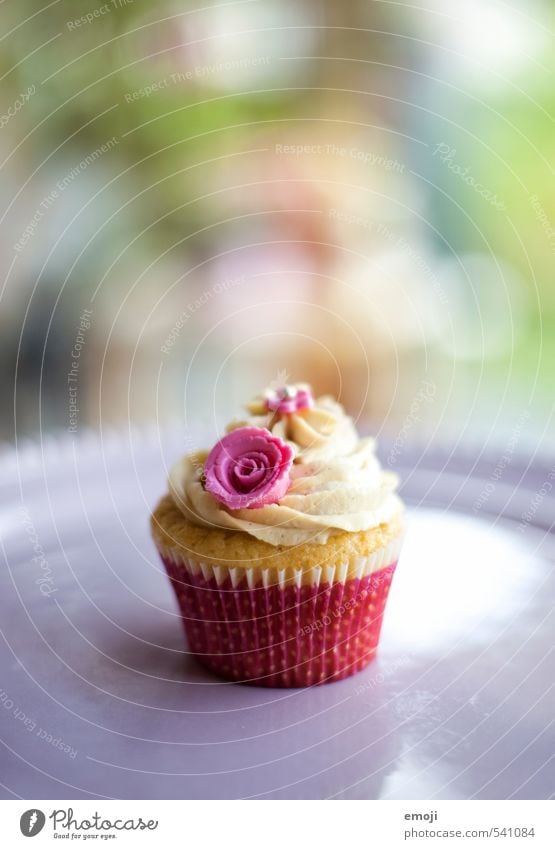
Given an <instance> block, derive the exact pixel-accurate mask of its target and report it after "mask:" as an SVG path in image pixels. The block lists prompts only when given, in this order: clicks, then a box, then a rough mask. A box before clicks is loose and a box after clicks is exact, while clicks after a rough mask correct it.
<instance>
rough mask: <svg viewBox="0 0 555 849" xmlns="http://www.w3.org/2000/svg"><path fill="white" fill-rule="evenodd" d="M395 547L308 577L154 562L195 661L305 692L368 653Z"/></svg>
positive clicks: (177, 559) (176, 559) (231, 676)
mask: <svg viewBox="0 0 555 849" xmlns="http://www.w3.org/2000/svg"><path fill="white" fill-rule="evenodd" d="M400 546H401V538H398V539H395V540H393V541H392V542H391V543H390V544H388V545H387V546H386V547H384V548H380V549H378V550H376V551H374V552H373V553H372V554H371V555H370V556H368V557H357V558H355V559H353V560H351V561H347V562H345V563H341V564H337V565H336V566H325V567H323V568H316V567H315V568H312V569H309V570H306V569H305V570H302V569H296V568H295V567H294V566H292V567H290V568H287V569H283V570H277V569H275V568H274V569H263V568H261V567H260V566H257V565H254V564H253V567H252V568H248V567H244V566H242V567H236V568H229V567H227V566H214V565H212V564H208V563H203V562H201V561H197V560H195V559H193V558H190V557H188V558H185V557H184V556H183V554H182V553H181V551H179V550H177V549H169V548H164V549H163V550H162V549H160V555H161V557H162V560H163V562H164V565H165V567H166V570H167V572H168V575H169V578H170V580H171V583H172V586H173V588H174V591H175V594H176V597H177V601H178V604H179V608H180V611H181V615H182V618H183V624H184V627H185V633H186V636H187V641H188V644H189V648H190V651H191V652H192V654H194V655H195V657H196V658H197V659H198V660H199V662H200V663H202V664H203V665H204V666H205V667H207V668H208V669H210V670H211V671H212V672H214V673H215V674H217V675H219V676H221V677H223V678H225V679H228V680H231V681H239V682H243V683H249V684H256V685H258V686H261V687H309V686H312V685H314V684H323V683H325V682H327V681H339V680H340V679H342V678H347V677H348V676H349V675H353V674H354V673H355V672H360V671H361V670H362V669H364V667H365V666H367V664H368V663H369V662H370V661H371V660H372V658H373V657H374V655H375V654H376V649H377V647H378V641H379V637H380V630H381V626H382V618H383V613H384V609H385V605H386V601H387V595H388V592H389V588H390V585H391V581H392V578H393V573H394V571H395V567H396V565H397V560H398V557H399V551H400Z"/></svg>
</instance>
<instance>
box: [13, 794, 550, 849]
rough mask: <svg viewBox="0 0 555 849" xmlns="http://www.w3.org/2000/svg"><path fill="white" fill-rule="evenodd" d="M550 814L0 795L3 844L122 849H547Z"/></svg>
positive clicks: (517, 807) (490, 806)
mask: <svg viewBox="0 0 555 849" xmlns="http://www.w3.org/2000/svg"><path fill="white" fill-rule="evenodd" d="M554 814H555V810H554V806H553V802H538V801H500V802H497V801H472V802H470V801H452V800H448V801H438V802H433V803H430V802H422V801H407V802H399V801H383V802H381V801H251V802H246V801H245V802H243V801H148V800H139V801H123V802H119V801H98V802H97V801H80V800H78V801H72V802H68V801H63V802H59V801H34V802H30V801H0V823H1V835H2V840H1V845H2V846H6V847H9V849H12V847H15V846H27V847H28V846H29V845H30V844H29V838H35V837H36V838H37V843H36V846H37V847H40V846H51V845H56V846H64V845H67V844H69V843H71V844H76V843H78V844H80V845H82V844H86V845H97V846H99V845H105V844H106V843H108V842H109V843H110V844H111V845H114V846H117V847H118V848H119V847H121V849H124V847H127V846H152V847H163V849H173V847H176V849H177V847H179V849H184V847H188V846H189V847H195V849H197V847H207V848H208V849H215V847H218V846H221V847H225V849H235V847H237V849H250V847H253V849H254V847H256V849H261V847H263V849H298V847H318V849H328V847H330V849H332V847H333V849H338V847H345V846H346V845H351V846H352V847H353V849H354V848H355V847H361V849H367V847H368V849H370V847H379V849H389V847H395V849H398V847H401V846H407V847H410V846H413V847H426V849H427V848H428V847H430V846H433V847H442V846H445V847H451V849H455V847H457V846H469V847H473V846H474V847H476V849H478V847H484V846H490V845H491V846H492V847H498V849H502V847H506V846H507V847H509V846H510V847H513V849H516V848H517V847H526V849H528V848H529V849H553V847H555V817H554ZM116 841H117V842H116ZM31 845H32V844H31Z"/></svg>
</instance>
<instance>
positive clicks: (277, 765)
mask: <svg viewBox="0 0 555 849" xmlns="http://www.w3.org/2000/svg"><path fill="white" fill-rule="evenodd" d="M184 450H185V448H184V446H183V445H182V443H181V441H180V438H179V435H177V434H171V433H170V434H166V435H165V436H164V437H163V438H160V437H159V436H158V435H157V434H154V433H152V434H150V435H149V434H144V433H141V434H128V435H126V436H125V438H123V437H121V436H117V435H112V436H110V437H109V438H104V439H102V441H101V442H99V441H98V440H96V439H93V438H92V437H91V438H88V439H83V440H80V441H76V442H67V441H61V442H53V443H52V444H50V445H47V446H46V447H45V446H44V445H43V446H42V447H28V448H26V449H25V450H24V451H23V452H20V453H19V454H18V455H15V454H14V455H9V454H8V455H5V456H4V458H3V460H4V463H3V466H4V470H5V472H4V476H3V481H2V483H1V484H0V494H1V499H2V500H1V505H2V506H1V511H0V539H1V543H2V554H3V557H4V558H5V563H4V564H3V568H2V570H1V574H0V627H1V639H0V668H1V669H2V678H1V683H0V742H1V744H2V745H1V746H0V794H1V795H2V796H3V797H4V798H13V797H18V796H19V797H22V798H33V799H64V798H67V799H72V798H93V799H94V798H129V799H136V798H139V799H140V798H162V799H165V798H170V799H171V798H188V799H196V798H213V799H220V798H223V799H233V798H245V797H248V798H301V799H312V798H315V799H321V798H328V797H333V798H349V799H377V798H379V799H386V798H393V799H398V798H400V799H407V798H409V799H410V798H412V799H433V798H455V799H458V798H471V797H475V798H486V799H487V798H508V797H513V798H547V797H550V796H552V795H553V794H554V793H555V760H554V757H553V754H554V752H555V731H554V727H553V718H554V715H555V711H554V703H555V698H554V691H553V680H554V674H553V673H554V671H555V662H554V655H553V653H552V649H553V633H554V630H555V629H554V621H555V616H554V613H553V599H554V597H555V576H554V573H553V553H554V550H555V545H554V541H553V537H552V534H551V533H550V529H551V525H552V522H553V516H554V515H555V499H554V496H553V491H552V490H553V488H551V489H550V488H549V487H548V486H546V485H544V484H546V483H548V482H549V481H553V480H554V477H555V475H554V476H553V477H550V474H553V469H554V468H555V467H553V466H550V464H549V462H548V461H546V460H545V459H544V460H542V461H537V462H535V463H534V464H529V463H528V462H519V461H517V459H515V460H514V462H513V463H511V465H510V467H509V468H508V469H506V470H504V474H503V477H502V479H501V480H500V479H499V477H497V478H496V477H495V474H494V469H495V464H496V462H497V460H498V458H496V457H493V456H492V457H490V458H481V459H480V461H479V462H476V460H475V455H473V454H472V452H469V453H468V454H462V453H461V452H460V450H459V451H458V452H454V453H453V452H446V451H444V452H438V450H437V449H434V452H430V451H427V452H425V451H422V450H420V451H419V452H415V453H414V455H413V459H412V460H411V456H410V452H406V454H405V456H404V457H403V459H402V462H401V460H399V462H398V463H397V468H398V471H399V473H400V475H401V478H402V480H403V495H404V497H405V499H406V501H407V503H408V504H409V530H408V534H407V541H406V544H405V548H404V551H403V554H402V557H401V560H400V563H399V567H398V572H397V574H396V577H395V580H394V583H393V589H392V592H391V596H390V600H389V605H388V609H387V612H386V618H385V622H384V629H383V633H382V641H381V649H380V652H379V656H378V658H377V660H376V661H374V663H372V664H371V665H370V666H369V667H368V668H367V669H366V670H365V671H364V672H362V673H360V674H359V675H357V676H355V677H353V678H350V679H347V680H346V681H342V682H339V683H336V684H330V685H325V686H322V687H315V688H311V689H307V690H264V689H257V688H253V687H246V686H240V685H233V684H227V683H223V682H221V681H219V680H217V679H216V678H213V677H212V676H211V675H209V674H208V673H206V672H204V671H203V670H202V669H201V668H200V667H199V666H198V665H197V664H196V663H195V661H194V660H193V659H192V658H191V657H190V656H189V655H188V654H187V650H186V646H185V643H184V639H183V636H182V629H181V623H180V620H179V618H178V615H177V610H176V607H175V604H174V600H173V597H172V593H171V590H170V586H169V583H168V581H167V579H166V577H165V574H164V573H163V571H162V567H161V565H160V564H159V562H158V558H157V555H156V552H155V550H154V547H153V545H152V543H151V541H150V538H149V534H148V513H149V510H150V509H151V508H152V507H153V505H154V503H155V501H156V499H157V497H158V496H159V495H161V494H162V492H163V491H164V479H165V471H164V464H165V463H168V462H170V461H171V460H172V459H174V458H175V457H176V456H178V455H179V454H180V453H182V452H183V451H184ZM414 458H417V459H414ZM2 788H3V789H2Z"/></svg>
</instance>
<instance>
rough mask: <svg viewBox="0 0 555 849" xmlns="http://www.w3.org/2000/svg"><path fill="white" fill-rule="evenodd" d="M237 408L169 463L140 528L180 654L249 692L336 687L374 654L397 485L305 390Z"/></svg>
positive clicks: (273, 393) (391, 556) (280, 392)
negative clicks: (171, 596)
mask: <svg viewBox="0 0 555 849" xmlns="http://www.w3.org/2000/svg"><path fill="white" fill-rule="evenodd" d="M246 409H247V413H248V415H247V416H246V417H245V418H244V419H243V420H241V421H233V422H232V423H231V424H230V425H229V426H228V427H227V430H226V434H225V435H224V436H223V437H222V439H220V440H219V441H218V442H217V443H216V445H214V447H213V448H212V449H211V450H210V451H203V452H196V453H193V454H189V455H188V456H186V457H183V458H182V459H180V460H179V461H178V462H177V463H176V464H175V465H174V466H173V468H172V469H171V472H170V475H169V493H168V494H167V495H166V496H165V497H164V498H162V500H161V501H160V503H159V504H158V506H157V507H156V509H155V511H154V513H153V515H152V519H151V528H152V534H153V538H154V542H155V544H156V547H157V549H158V551H159V554H160V556H161V558H162V561H163V563H164V566H165V568H166V570H167V573H168V575H169V578H170V581H171V584H172V586H173V589H174V591H175V595H176V598H177V602H178V605H179V609H180V612H181V615H182V618H183V624H184V627H185V633H186V636H187V641H188V645H189V649H190V651H191V652H192V653H193V654H194V655H195V657H196V658H197V659H198V660H199V661H200V662H201V663H202V664H203V665H204V666H205V667H207V668H208V669H210V670H211V671H212V672H214V673H216V674H217V675H219V676H221V677H223V678H226V679H229V680H233V681H240V682H244V683H250V684H257V685H259V686H265V687H307V686H310V685H313V684H323V683H325V682H328V681H337V680H339V679H342V678H346V677H347V676H349V675H352V674H353V673H355V672H359V671H360V670H361V669H364V667H365V666H366V665H367V664H368V663H369V662H370V661H371V660H372V658H373V657H374V655H375V653H376V649H377V646H378V640H379V636H380V629H381V625H382V617H383V613H384V608H385V604H386V600H387V595H388V592H389V588H390V585H391V580H392V578H393V573H394V571H395V567H396V565H397V559H398V556H399V550H400V544H401V538H402V533H403V506H402V503H401V501H400V499H399V497H398V496H397V495H396V493H395V489H396V486H397V478H396V476H395V475H394V474H392V473H391V472H387V471H384V470H383V469H382V468H381V466H380V464H379V461H378V459H377V457H376V454H375V444H374V441H373V440H372V439H371V438H359V436H358V434H357V432H356V429H355V427H354V424H353V422H352V419H351V418H350V417H349V416H347V415H346V413H345V411H344V410H343V408H342V407H341V405H340V404H338V403H337V402H336V401H334V400H333V399H332V398H330V397H327V396H325V397H321V398H318V399H316V400H315V399H314V398H313V396H312V392H311V390H310V388H309V387H308V386H307V385H305V384H296V385H291V386H284V387H281V388H280V389H275V390H274V389H271V390H267V391H266V392H265V393H263V394H262V395H261V396H259V397H257V398H255V399H254V401H252V402H251V403H250V404H248V405H247V408H246Z"/></svg>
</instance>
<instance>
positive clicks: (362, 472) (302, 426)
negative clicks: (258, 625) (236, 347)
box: [169, 393, 403, 546]
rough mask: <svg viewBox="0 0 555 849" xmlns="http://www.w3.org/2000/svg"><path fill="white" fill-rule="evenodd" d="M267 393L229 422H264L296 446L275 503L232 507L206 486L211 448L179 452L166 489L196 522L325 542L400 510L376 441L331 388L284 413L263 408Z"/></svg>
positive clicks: (282, 539) (280, 541)
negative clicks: (333, 395) (287, 483)
mask: <svg viewBox="0 0 555 849" xmlns="http://www.w3.org/2000/svg"><path fill="white" fill-rule="evenodd" d="M267 398H268V393H265V394H264V395H262V396H260V397H258V398H256V399H255V400H254V401H253V402H251V403H250V404H248V405H247V412H248V416H247V417H246V418H244V419H242V420H236V421H233V422H231V424H229V425H228V427H227V431H228V432H230V431H232V430H235V429H237V428H240V427H255V428H263V429H266V430H268V431H269V432H270V433H271V434H272V436H274V437H278V438H279V439H281V440H283V441H284V442H285V443H287V444H288V445H289V446H290V447H291V448H292V450H293V457H294V460H293V463H292V466H291V469H290V486H289V489H288V490H287V492H286V493H285V495H283V496H282V497H281V498H280V499H279V501H278V502H277V503H274V504H265V505H264V506H261V507H256V508H243V509H236V510H232V509H229V508H228V507H226V506H225V505H224V504H222V503H221V502H220V501H218V500H217V499H216V498H215V497H214V495H213V494H212V493H211V492H209V491H207V490H206V489H205V487H204V480H203V471H204V463H205V461H206V458H207V457H208V453H209V452H208V451H198V452H195V453H192V454H189V455H187V456H185V457H183V458H182V459H180V460H179V461H178V462H177V463H175V465H174V466H173V467H172V469H171V471H170V475H169V487H170V492H171V495H172V497H173V500H174V501H175V504H176V506H177V507H178V508H179V509H180V510H181V512H182V513H183V515H184V517H185V518H186V519H187V520H188V521H190V522H192V523H193V524H195V525H199V526H204V527H211V528H214V527H217V528H221V529H227V530H233V531H242V532H243V533H247V534H250V535H251V536H253V537H256V539H259V540H262V541H264V542H267V543H270V544H271V545H275V546H293V545H300V544H303V543H320V544H324V543H326V542H327V541H328V540H329V538H330V537H331V536H333V535H336V534H338V533H342V532H345V531H350V532H357V531H367V530H370V529H371V528H374V527H378V526H379V525H381V524H384V523H386V522H389V521H390V520H392V519H393V518H394V517H395V516H397V515H399V514H400V513H401V512H402V509H403V508H402V503H401V501H400V499H399V497H398V496H397V494H396V492H395V490H396V488H397V483H398V480H397V476H396V475H395V474H394V473H392V472H389V471H385V470H384V469H382V467H381V465H380V462H379V460H378V458H377V457H376V453H375V441H374V440H373V439H372V438H370V437H364V438H360V437H359V435H358V433H357V431H356V428H355V426H354V423H353V420H352V419H351V418H350V416H348V415H347V414H346V413H345V410H344V409H343V407H342V406H341V405H340V404H339V403H337V402H336V401H335V400H334V399H333V398H331V397H329V396H322V397H320V398H318V399H316V400H315V401H314V403H313V404H312V406H310V407H308V408H304V409H301V410H298V411H295V412H292V413H288V414H280V413H279V412H276V411H273V410H271V409H268V404H267Z"/></svg>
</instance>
